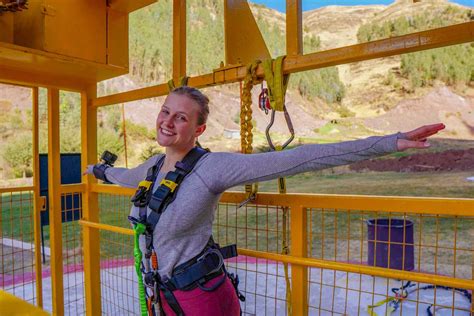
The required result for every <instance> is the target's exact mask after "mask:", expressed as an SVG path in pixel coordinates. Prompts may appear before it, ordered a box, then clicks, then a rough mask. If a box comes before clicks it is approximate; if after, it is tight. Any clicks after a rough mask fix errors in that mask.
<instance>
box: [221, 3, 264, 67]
mask: <svg viewBox="0 0 474 316" xmlns="http://www.w3.org/2000/svg"><path fill="white" fill-rule="evenodd" d="M224 33H225V36H224V42H225V61H226V65H236V64H249V63H251V62H254V61H255V60H256V59H260V60H264V59H268V58H271V55H270V52H269V51H268V48H267V45H266V44H265V41H264V40H263V36H262V34H261V33H260V29H259V28H258V25H257V22H256V21H255V18H254V17H253V14H252V11H251V10H250V7H249V4H248V2H247V0H225V1H224Z"/></svg>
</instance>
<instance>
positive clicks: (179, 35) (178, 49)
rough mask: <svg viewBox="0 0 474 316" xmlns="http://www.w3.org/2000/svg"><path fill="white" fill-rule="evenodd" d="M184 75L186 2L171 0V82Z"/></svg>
mask: <svg viewBox="0 0 474 316" xmlns="http://www.w3.org/2000/svg"><path fill="white" fill-rule="evenodd" d="M184 75H186V0H173V80H174V82H175V84H176V83H177V82H178V81H179V78H180V77H182V76H184Z"/></svg>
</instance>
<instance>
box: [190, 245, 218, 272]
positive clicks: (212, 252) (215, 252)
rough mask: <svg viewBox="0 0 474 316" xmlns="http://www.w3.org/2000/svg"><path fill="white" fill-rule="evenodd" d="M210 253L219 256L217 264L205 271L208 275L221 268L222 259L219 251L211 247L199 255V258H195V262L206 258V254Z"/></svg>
mask: <svg viewBox="0 0 474 316" xmlns="http://www.w3.org/2000/svg"><path fill="white" fill-rule="evenodd" d="M210 255H216V256H217V258H219V264H218V265H217V267H216V268H214V269H212V270H211V271H209V272H208V273H207V274H208V275H209V274H214V273H216V272H219V271H220V270H221V268H222V266H223V265H224V259H223V258H222V254H221V252H220V251H219V250H218V249H215V248H211V249H209V250H208V251H206V252H205V253H204V254H203V255H202V256H200V257H199V258H197V259H196V262H200V261H203V260H205V259H206V257H207V256H210Z"/></svg>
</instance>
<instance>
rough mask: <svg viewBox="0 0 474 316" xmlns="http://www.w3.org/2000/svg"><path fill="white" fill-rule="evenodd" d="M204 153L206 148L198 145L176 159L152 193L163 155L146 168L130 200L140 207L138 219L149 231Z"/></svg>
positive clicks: (153, 227)
mask: <svg viewBox="0 0 474 316" xmlns="http://www.w3.org/2000/svg"><path fill="white" fill-rule="evenodd" d="M206 153H207V151H206V150H204V149H202V148H199V147H194V148H193V149H191V150H190V151H189V152H188V153H187V154H186V156H185V157H184V158H183V160H181V161H178V162H177V163H176V164H175V168H176V169H175V170H174V171H170V172H168V173H167V174H166V176H165V178H164V179H163V180H161V182H160V185H159V186H158V188H157V189H156V191H155V192H153V193H152V191H153V186H154V182H155V181H156V178H157V176H158V172H159V170H160V168H161V166H162V165H163V161H164V157H162V158H161V159H160V160H159V161H158V162H157V163H156V164H155V165H154V166H153V167H151V168H150V169H148V172H147V177H146V178H145V180H144V181H141V182H140V184H139V186H138V189H137V191H136V193H135V195H134V196H133V197H132V200H131V201H132V202H133V203H134V205H135V206H137V207H140V213H141V214H140V217H141V218H140V221H142V222H145V223H146V226H147V231H148V232H149V233H151V232H153V230H154V229H155V227H156V225H157V224H158V222H159V220H160V217H161V214H162V213H163V212H164V210H165V208H166V207H167V206H168V205H169V204H170V203H171V202H173V200H174V199H175V197H176V193H177V192H178V189H179V185H180V184H181V182H182V181H183V180H184V178H185V177H186V176H187V175H188V174H189V173H190V172H191V171H192V170H193V168H194V166H195V165H196V163H197V162H198V161H199V159H200V158H201V157H202V156H203V155H204V154H206ZM147 206H148V207H149V208H150V209H151V210H152V212H150V214H149V215H148V216H147V215H146V213H147V212H146V207H147Z"/></svg>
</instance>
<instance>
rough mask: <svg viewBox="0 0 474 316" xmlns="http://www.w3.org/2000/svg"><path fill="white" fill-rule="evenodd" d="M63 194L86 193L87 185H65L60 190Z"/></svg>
mask: <svg viewBox="0 0 474 316" xmlns="http://www.w3.org/2000/svg"><path fill="white" fill-rule="evenodd" d="M59 190H60V191H61V193H62V194H64V193H80V192H85V191H86V184H85V183H79V184H63V185H61V187H60V188H59Z"/></svg>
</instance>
